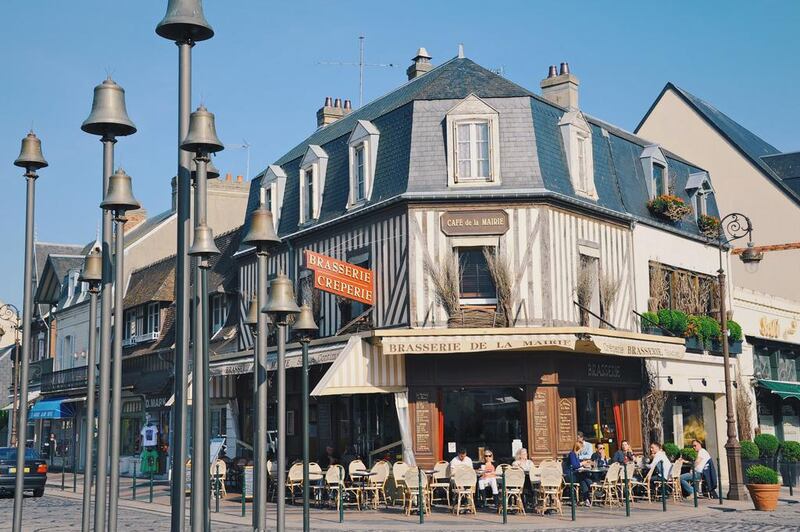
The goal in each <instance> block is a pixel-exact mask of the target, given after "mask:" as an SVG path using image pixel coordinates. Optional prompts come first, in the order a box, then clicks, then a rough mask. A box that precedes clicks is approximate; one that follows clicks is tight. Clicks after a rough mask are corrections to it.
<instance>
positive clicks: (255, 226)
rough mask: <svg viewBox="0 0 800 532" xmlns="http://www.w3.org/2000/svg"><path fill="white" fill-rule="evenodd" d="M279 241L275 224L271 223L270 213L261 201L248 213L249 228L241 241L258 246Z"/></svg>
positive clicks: (269, 244) (268, 245)
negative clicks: (256, 207)
mask: <svg viewBox="0 0 800 532" xmlns="http://www.w3.org/2000/svg"><path fill="white" fill-rule="evenodd" d="M280 242H281V239H280V238H279V237H278V235H277V234H276V233H275V224H273V223H272V213H271V212H269V211H268V210H267V208H266V207H265V206H264V204H263V203H262V204H261V205H259V207H258V209H256V210H254V211H253V212H252V214H250V229H249V230H248V231H247V234H246V235H245V237H244V238H243V239H242V243H243V244H246V245H249V246H255V247H257V248H260V247H274V246H277V245H278V244H280Z"/></svg>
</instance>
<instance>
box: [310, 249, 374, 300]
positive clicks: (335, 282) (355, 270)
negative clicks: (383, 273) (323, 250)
mask: <svg viewBox="0 0 800 532" xmlns="http://www.w3.org/2000/svg"><path fill="white" fill-rule="evenodd" d="M306 268H308V269H309V270H312V271H313V272H314V288H318V289H320V290H323V291H325V292H330V293H331V294H336V295H337V296H341V297H346V298H347V299H352V300H355V301H359V302H361V303H365V304H367V305H373V304H374V303H375V290H374V289H373V286H374V279H375V275H374V273H373V271H372V270H368V269H367V268H362V267H360V266H355V265H353V264H350V263H349V262H344V261H341V260H337V259H334V258H332V257H328V256H327V255H321V254H319V253H314V252H313V251H308V250H306Z"/></svg>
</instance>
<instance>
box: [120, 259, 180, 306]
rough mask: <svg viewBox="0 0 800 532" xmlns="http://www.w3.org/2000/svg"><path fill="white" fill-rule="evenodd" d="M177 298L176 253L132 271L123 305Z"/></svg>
mask: <svg viewBox="0 0 800 532" xmlns="http://www.w3.org/2000/svg"><path fill="white" fill-rule="evenodd" d="M174 300H175V255H172V256H170V257H167V258H165V259H162V260H160V261H158V262H155V263H153V264H149V265H147V266H145V267H144V268H140V269H138V270H136V271H134V272H132V273H131V278H130V282H129V283H128V290H127V291H126V293H125V299H124V300H123V306H124V307H125V308H126V309H127V308H131V307H135V306H137V305H141V304H143V303H149V302H151V301H170V302H171V301H174Z"/></svg>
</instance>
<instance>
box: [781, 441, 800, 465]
mask: <svg viewBox="0 0 800 532" xmlns="http://www.w3.org/2000/svg"><path fill="white" fill-rule="evenodd" d="M781 458H782V459H783V461H784V462H800V442H796V441H785V442H783V443H782V444H781Z"/></svg>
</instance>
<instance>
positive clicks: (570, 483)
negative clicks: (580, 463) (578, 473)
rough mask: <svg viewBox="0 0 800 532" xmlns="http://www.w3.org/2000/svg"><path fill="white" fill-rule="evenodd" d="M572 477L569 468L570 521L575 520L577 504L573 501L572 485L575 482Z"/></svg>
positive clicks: (573, 473)
mask: <svg viewBox="0 0 800 532" xmlns="http://www.w3.org/2000/svg"><path fill="white" fill-rule="evenodd" d="M574 475H575V472H574V471H572V468H570V470H569V505H570V508H571V509H572V520H573V521H574V520H575V505H576V504H577V502H576V501H575V489H574V487H573V484H574V482H575V480H574V478H573V477H574Z"/></svg>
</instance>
